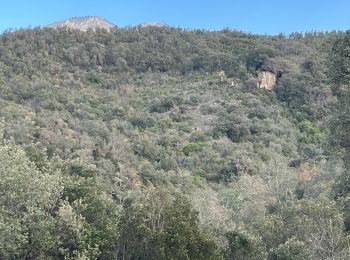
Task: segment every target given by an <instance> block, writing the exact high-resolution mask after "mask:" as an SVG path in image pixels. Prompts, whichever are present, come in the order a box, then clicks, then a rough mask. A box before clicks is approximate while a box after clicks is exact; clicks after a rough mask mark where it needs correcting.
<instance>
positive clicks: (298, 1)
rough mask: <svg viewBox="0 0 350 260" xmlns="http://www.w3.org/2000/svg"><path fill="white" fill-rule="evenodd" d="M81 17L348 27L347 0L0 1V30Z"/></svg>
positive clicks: (264, 29) (259, 28) (123, 22)
mask: <svg viewBox="0 0 350 260" xmlns="http://www.w3.org/2000/svg"><path fill="white" fill-rule="evenodd" d="M86 15H97V16H101V17H104V18H106V19H107V20H109V21H111V22H113V23H115V24H116V25H118V26H120V27H124V26H128V25H137V24H140V23H143V22H148V21H156V22H160V21H164V22H166V23H168V24H170V25H173V26H180V27H183V28H203V29H209V30H217V29H222V28H227V27H228V28H232V29H236V30H242V31H246V32H252V33H258V34H278V33H279V32H282V33H286V34H288V33H291V32H305V31H312V30H317V31H324V30H346V29H348V28H350V0H333V1H329V0H318V1H317V0H278V1H277V0H267V1H263V0H231V1H229V0H223V1H220V0H216V1H207V0H201V1H200V0H193V1H190V0H187V1H186V0H176V1H175V0H173V1H171V0H169V1H167V0H163V1H161V0H148V1H140V0H114V1H113V0H97V1H92V0H56V1H50V0H27V1H26V0H3V1H1V8H0V32H2V31H4V30H5V29H8V28H20V27H28V26H41V25H45V24H49V23H52V22H55V21H60V20H64V19H66V18H69V17H73V16H86Z"/></svg>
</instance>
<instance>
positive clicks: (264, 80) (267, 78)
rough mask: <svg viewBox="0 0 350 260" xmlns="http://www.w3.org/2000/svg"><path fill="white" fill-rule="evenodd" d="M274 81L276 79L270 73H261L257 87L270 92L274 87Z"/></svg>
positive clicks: (273, 74)
mask: <svg viewBox="0 0 350 260" xmlns="http://www.w3.org/2000/svg"><path fill="white" fill-rule="evenodd" d="M276 80H277V79H276V75H275V73H273V72H271V71H262V72H261V73H260V77H259V81H258V83H257V87H258V88H264V89H267V90H272V89H273V88H274V87H275V85H276Z"/></svg>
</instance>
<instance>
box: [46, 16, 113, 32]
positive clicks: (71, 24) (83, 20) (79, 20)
mask: <svg viewBox="0 0 350 260" xmlns="http://www.w3.org/2000/svg"><path fill="white" fill-rule="evenodd" d="M47 27H50V28H62V27H66V28H70V29H77V30H81V31H84V32H86V31H87V30H89V29H91V30H96V29H105V30H107V31H110V30H111V29H112V28H114V27H115V25H114V24H112V23H110V22H108V21H107V20H105V19H103V18H100V17H97V16H84V17H74V18H70V19H67V20H64V21H61V22H56V23H52V24H49V25H48V26H47Z"/></svg>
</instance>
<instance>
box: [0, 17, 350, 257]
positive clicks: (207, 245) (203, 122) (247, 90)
mask: <svg viewBox="0 0 350 260" xmlns="http://www.w3.org/2000/svg"><path fill="white" fill-rule="evenodd" d="M89 19H90V18H89ZM84 21H85V20H84ZM102 21H103V20H102ZM103 22H105V21H103ZM82 23H83V25H82ZM106 23H107V22H106ZM93 24H94V25H92V26H93V27H91V25H90V23H85V22H81V21H80V20H79V19H75V20H74V21H72V20H70V21H69V24H67V23H66V22H63V23H59V24H54V25H53V26H49V27H54V28H47V27H46V28H42V29H34V30H18V31H15V32H7V33H3V34H2V35H1V37H0V107H1V110H0V117H1V118H3V121H2V124H1V126H2V127H1V128H2V129H3V130H2V132H3V139H4V141H3V144H2V146H1V148H0V154H1V156H0V158H1V159H0V160H2V161H1V162H2V164H1V165H2V166H1V167H2V168H1V169H0V173H2V174H4V176H5V177H4V180H1V181H0V187H1V188H2V187H3V189H2V190H3V192H2V193H0V194H2V196H5V195H4V194H5V193H10V191H11V190H13V189H17V188H18V190H17V193H16V191H15V194H17V195H16V196H14V197H9V200H10V204H11V203H12V204H11V205H12V206H11V207H9V208H6V207H8V204H7V203H5V202H4V201H3V200H4V198H3V197H1V198H2V199H1V200H2V201H3V202H1V203H2V204H1V205H2V206H4V207H5V208H6V211H0V220H2V221H1V222H3V223H6V224H8V225H7V226H6V225H5V226H6V228H3V227H0V235H1V237H4V236H6V237H8V239H7V240H6V243H5V246H1V245H0V258H4V259H12V258H13V259H14V258H19V257H23V256H24V255H27V256H28V255H30V257H29V259H38V258H40V257H42V258H46V259H50V258H51V259H62V258H64V257H66V258H67V259H77V258H78V257H83V256H84V257H86V258H88V259H95V258H97V259H348V256H349V252H348V248H347V246H346V245H347V243H348V239H349V237H348V235H347V232H346V229H347V228H348V227H349V225H348V224H346V221H345V222H344V219H346V213H344V211H342V210H341V206H339V205H340V204H339V203H338V204H337V203H336V201H335V199H334V198H333V197H332V196H330V194H331V191H332V190H333V189H334V182H335V181H336V180H337V178H338V177H339V176H341V174H342V173H343V171H344V167H345V166H344V163H343V160H342V152H343V151H342V150H336V149H335V148H334V146H332V145H331V144H330V141H329V140H330V136H331V134H330V133H332V129H331V127H330V122H331V119H332V118H333V117H334V113H335V111H336V107H337V104H338V102H339V101H338V98H337V95H336V94H335V93H334V89H332V84H331V79H330V77H329V73H330V72H329V68H328V67H327V64H328V59H329V56H328V52H329V50H330V49H331V48H330V43H331V41H332V40H333V39H335V38H337V37H338V36H339V35H342V33H340V32H338V33H308V34H305V35H302V34H298V33H295V34H292V35H290V36H288V37H287V36H283V35H279V36H259V35H252V34H245V33H242V32H236V31H231V30H222V31H215V32H209V31H203V30H190V31H188V30H182V29H175V28H171V27H168V26H138V27H130V28H125V29H121V28H117V27H114V26H113V27H112V25H111V26H110V24H109V23H107V25H106V26H107V27H108V28H109V30H99V28H104V29H106V28H107V27H106V26H105V24H104V23H103V24H101V23H100V22H98V23H97V24H98V26H95V25H96V24H95V22H94V23H93ZM61 26H67V27H68V28H72V29H76V28H78V29H79V30H69V29H68V30H67V28H60V27H61ZM88 28H94V29H95V30H94V31H92V30H89V31H87V29H88ZM259 86H260V88H259ZM16 165H22V166H19V167H18V169H17V168H16V169H17V173H18V175H14V176H17V177H18V178H17V177H13V176H12V175H11V174H10V173H9V172H10V171H8V169H12V168H15V166H16ZM6 167H7V168H6ZM23 169H27V173H26V171H25V170H23ZM15 172H16V171H15ZM7 173H8V174H7ZM6 174H7V175H6ZM14 174H15V173H14ZM26 174H29V176H30V179H32V180H31V181H29V182H28V183H27V184H26V185H25V186H24V188H21V186H23V185H24V184H23V183H26V181H25V180H26V179H28V176H26ZM11 176H12V177H11ZM11 178H12V179H11ZM13 178H14V179H13ZM16 181H17V182H18V183H17V184H16V185H13V182H16ZM19 190H21V193H23V196H24V197H22V195H21V196H20V195H18V191H19ZM31 190H35V192H32V191H31ZM25 194H27V196H28V198H29V199H28V200H25V199H24V198H25ZM43 194H44V195H45V196H44V198H43V197H42V196H43ZM6 196H8V195H6ZM46 196H47V198H46ZM19 202H20V203H19ZM22 202H23V203H22ZM21 203H22V204H21ZM16 204H18V205H19V206H18V208H17V206H16V207H15V206H14V205H16ZM21 205H22V206H21ZM23 208H25V209H26V210H24V211H23V210H22V209H23ZM23 219H26V220H25V221H26V224H24V223H23ZM10 223H15V224H14V225H12V227H11V228H7V227H9V226H11V225H10ZM39 223H40V224H39ZM344 223H345V224H344ZM28 234H30V235H28ZM179 234H181V236H182V237H179ZM334 234H337V235H336V236H337V237H336V238H335V237H331V236H333V235H334ZM334 236H335V235H334ZM321 237H323V238H324V237H326V238H324V239H321ZM43 241H45V243H46V244H44V246H43ZM334 241H336V242H334ZM290 255H292V256H293V257H295V258H292V257H291V256H290ZM288 257H290V258H288ZM298 257H299V258H298Z"/></svg>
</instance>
